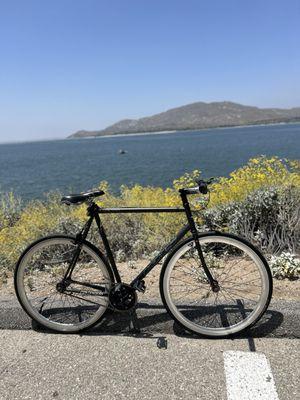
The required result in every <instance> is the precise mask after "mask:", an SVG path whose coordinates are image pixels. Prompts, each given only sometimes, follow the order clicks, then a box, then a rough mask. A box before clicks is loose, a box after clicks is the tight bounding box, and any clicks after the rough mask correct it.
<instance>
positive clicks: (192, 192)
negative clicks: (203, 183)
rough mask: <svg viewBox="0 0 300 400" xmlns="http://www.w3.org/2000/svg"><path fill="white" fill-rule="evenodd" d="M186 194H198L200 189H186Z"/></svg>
mask: <svg viewBox="0 0 300 400" xmlns="http://www.w3.org/2000/svg"><path fill="white" fill-rule="evenodd" d="M184 192H185V193H186V194H198V193H199V188H198V187H192V188H187V189H184Z"/></svg>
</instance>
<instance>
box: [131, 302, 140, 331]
mask: <svg viewBox="0 0 300 400" xmlns="http://www.w3.org/2000/svg"><path fill="white" fill-rule="evenodd" d="M136 309H137V307H134V308H133V309H132V310H131V311H130V314H129V315H130V322H129V332H130V333H140V332H141V329H140V323H139V320H138V317H137V314H136Z"/></svg>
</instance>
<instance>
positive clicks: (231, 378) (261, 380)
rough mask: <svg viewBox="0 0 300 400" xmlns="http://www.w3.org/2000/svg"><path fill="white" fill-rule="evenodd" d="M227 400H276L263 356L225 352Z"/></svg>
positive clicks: (265, 359) (273, 386) (274, 389)
mask: <svg viewBox="0 0 300 400" xmlns="http://www.w3.org/2000/svg"><path fill="white" fill-rule="evenodd" d="M224 367H225V376H226V386H227V398H228V400H256V399H259V400H278V394H277V392H276V387H275V382H274V378H273V375H272V371H271V367H270V364H269V362H268V360H267V358H266V356H265V355H264V354H261V353H249V352H243V351H225V352H224Z"/></svg>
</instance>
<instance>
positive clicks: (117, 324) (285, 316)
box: [0, 299, 300, 338]
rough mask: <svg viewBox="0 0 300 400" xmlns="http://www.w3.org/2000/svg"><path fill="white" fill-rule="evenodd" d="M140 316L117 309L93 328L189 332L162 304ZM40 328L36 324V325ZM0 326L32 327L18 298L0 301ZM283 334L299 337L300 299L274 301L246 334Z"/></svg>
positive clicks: (105, 331) (143, 309) (141, 306)
mask: <svg viewBox="0 0 300 400" xmlns="http://www.w3.org/2000/svg"><path fill="white" fill-rule="evenodd" d="M136 315H137V319H136V318H132V317H131V315H130V314H128V313H125V314H122V313H114V314H112V315H110V316H108V317H107V319H106V320H105V321H104V323H102V324H101V325H100V326H97V327H96V328H94V329H93V331H94V332H96V333H103V334H111V333H116V334H117V333H127V332H128V331H130V330H132V328H133V326H132V323H134V325H135V328H136V329H140V332H141V333H143V334H144V335H147V334H153V333H162V334H167V333H175V334H176V335H179V336H188V334H186V333H185V332H184V331H183V330H182V329H181V328H180V327H178V326H177V325H176V324H175V323H174V322H173V320H172V319H171V318H170V317H169V315H168V313H167V312H166V310H165V308H164V307H163V306H162V304H160V303H158V302H156V303H152V304H151V303H150V304H149V303H148V304H145V303H140V304H139V307H138V309H137V311H136ZM33 328H34V329H35V330H39V328H38V327H37V326H33ZM0 329H32V322H31V320H30V319H29V318H28V317H27V315H26V314H25V313H24V312H23V310H22V309H21V307H20V306H19V304H18V302H17V301H16V300H15V299H8V300H6V301H3V300H2V301H1V302H0ZM245 336H246V337H250V338H251V337H274V338H279V337H284V338H300V302H284V301H277V302H276V301H273V302H272V303H271V305H270V306H269V309H268V311H267V312H266V314H265V315H264V317H263V318H262V319H261V321H260V322H259V323H258V324H257V326H255V327H254V328H252V329H251V330H250V331H249V332H247V333H246V335H244V337H245Z"/></svg>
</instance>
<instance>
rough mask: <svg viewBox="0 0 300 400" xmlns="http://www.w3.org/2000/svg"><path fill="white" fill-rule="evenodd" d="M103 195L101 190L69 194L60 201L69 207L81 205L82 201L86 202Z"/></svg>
mask: <svg viewBox="0 0 300 400" xmlns="http://www.w3.org/2000/svg"><path fill="white" fill-rule="evenodd" d="M103 194H104V192H103V190H95V191H93V192H86V193H80V194H69V195H68V196H63V197H62V198H61V200H60V201H61V202H62V203H64V204H67V205H68V206H69V205H70V204H80V203H83V202H84V201H87V200H89V199H92V198H94V197H98V196H102V195H103Z"/></svg>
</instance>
